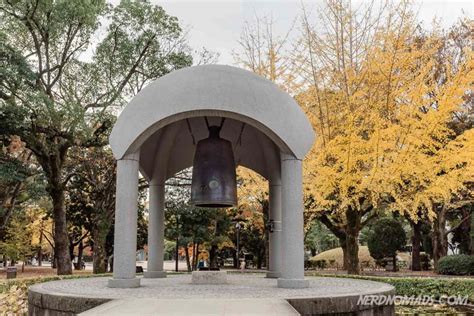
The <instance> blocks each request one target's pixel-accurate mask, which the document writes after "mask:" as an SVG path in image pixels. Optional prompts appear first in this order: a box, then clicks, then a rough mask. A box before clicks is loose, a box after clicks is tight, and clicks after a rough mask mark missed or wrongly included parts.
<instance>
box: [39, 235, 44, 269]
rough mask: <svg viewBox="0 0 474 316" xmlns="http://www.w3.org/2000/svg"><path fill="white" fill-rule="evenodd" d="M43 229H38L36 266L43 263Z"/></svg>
mask: <svg viewBox="0 0 474 316" xmlns="http://www.w3.org/2000/svg"><path fill="white" fill-rule="evenodd" d="M42 245H43V230H41V231H40V238H39V248H38V267H41V266H42V265H43V248H42Z"/></svg>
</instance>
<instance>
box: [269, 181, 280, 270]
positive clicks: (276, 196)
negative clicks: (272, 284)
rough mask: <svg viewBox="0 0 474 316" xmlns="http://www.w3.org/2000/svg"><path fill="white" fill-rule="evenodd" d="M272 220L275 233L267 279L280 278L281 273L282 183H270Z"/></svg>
mask: <svg viewBox="0 0 474 316" xmlns="http://www.w3.org/2000/svg"><path fill="white" fill-rule="evenodd" d="M268 191H269V201H270V208H269V210H270V220H271V221H273V232H270V233H269V234H270V241H269V257H270V258H269V260H270V262H269V265H268V272H267V278H278V277H280V272H281V260H282V255H281V247H282V245H281V235H282V230H281V182H280V181H269V190H268Z"/></svg>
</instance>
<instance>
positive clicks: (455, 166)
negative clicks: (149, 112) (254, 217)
mask: <svg viewBox="0 0 474 316" xmlns="http://www.w3.org/2000/svg"><path fill="white" fill-rule="evenodd" d="M383 10H386V12H379V13H378V14H376V18H375V19H373V20H370V14H368V15H364V18H363V19H362V20H358V17H357V15H356V13H355V12H354V11H353V10H352V9H351V7H350V5H349V4H348V3H346V2H342V1H330V2H328V3H327V12H326V13H324V14H323V15H322V18H323V19H324V20H325V21H326V22H327V25H329V27H328V29H326V31H327V32H326V33H325V32H323V34H320V33H318V32H317V31H316V29H314V28H311V26H310V25H309V22H308V18H307V16H305V17H306V18H305V19H304V25H305V27H306V34H304V36H305V39H306V44H307V45H306V46H307V52H308V53H307V55H308V56H305V57H306V58H302V57H301V56H300V57H299V58H300V60H301V61H302V69H303V70H306V74H307V73H310V74H311V76H310V77H309V78H310V80H308V81H309V84H308V88H307V90H306V91H304V92H302V93H301V94H299V95H298V96H297V99H298V101H299V103H300V104H301V106H302V107H303V108H304V109H305V110H306V111H307V113H308V114H309V116H310V118H311V119H312V121H313V124H314V127H315V129H316V131H317V133H318V136H319V138H318V140H317V142H316V143H315V145H314V147H313V149H312V151H311V153H310V155H309V157H308V158H307V160H306V164H305V185H306V187H307V193H308V195H310V196H311V198H312V199H313V203H311V211H312V212H313V213H314V215H315V216H316V217H318V218H320V219H321V221H322V222H323V223H324V224H326V225H327V226H328V228H330V229H331V230H332V231H333V232H334V233H335V234H336V236H338V237H340V240H341V242H342V244H341V246H342V248H343V250H344V252H345V259H346V260H345V263H346V266H347V269H348V271H349V273H355V274H357V273H359V262H358V236H359V232H360V230H361V229H362V228H363V226H364V225H366V224H367V223H368V222H369V221H370V220H371V219H372V218H374V217H375V216H377V213H379V212H383V211H395V212H398V213H401V214H404V215H406V216H408V217H409V218H411V219H412V220H414V221H417V220H418V218H419V216H420V211H421V212H422V213H423V215H424V216H425V217H426V218H428V219H430V220H431V221H434V222H436V220H439V218H438V216H439V214H438V213H437V212H436V211H435V209H436V208H437V207H440V205H443V206H444V207H445V206H446V205H447V204H448V203H450V201H451V200H452V199H453V198H454V197H455V196H456V194H457V193H459V192H460V191H462V190H463V189H464V188H465V187H464V185H465V183H466V182H467V181H469V180H472V179H473V174H472V164H473V161H472V160H473V157H474V156H473V155H472V154H469V153H472V133H471V131H467V132H465V133H464V134H462V135H460V136H459V137H457V138H454V137H453V132H452V130H451V129H450V127H449V123H450V122H451V120H452V115H453V113H454V112H455V111H457V110H458V108H460V107H461V106H462V104H463V103H464V102H465V101H464V98H465V95H466V93H467V92H468V90H469V89H470V87H471V85H472V81H473V69H472V66H473V65H472V53H470V52H469V53H467V54H471V55H468V56H471V58H469V57H468V58H465V59H464V60H460V61H458V62H459V64H458V66H457V67H456V69H449V70H447V71H444V76H443V78H439V74H438V72H437V71H438V70H439V68H440V67H449V66H450V65H451V63H450V61H449V60H439V58H438V57H439V54H438V53H439V51H440V49H441V47H442V45H443V38H442V36H441V35H440V34H437V33H436V32H433V33H432V34H428V35H425V34H420V30H419V28H417V27H415V24H414V23H413V18H412V16H411V14H410V11H409V6H408V4H407V3H401V4H398V5H397V6H391V7H387V8H383ZM369 13H372V12H369ZM367 17H369V18H367ZM381 17H383V21H386V24H385V25H381V24H380V21H381ZM365 19H369V20H365ZM387 21H388V22H387ZM370 25H377V28H376V31H374V32H371V31H370V30H369V29H364V28H363V27H364V26H365V27H370ZM358 28H359V32H360V33H359V34H357V29H358ZM362 32H365V34H361V33H362ZM364 36H365V37H364ZM322 43H324V44H322ZM354 43H355V44H357V43H359V47H353V46H354ZM303 75H305V73H303ZM444 224H445V222H444Z"/></svg>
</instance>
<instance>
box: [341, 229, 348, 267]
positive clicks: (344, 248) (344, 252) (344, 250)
mask: <svg viewBox="0 0 474 316" xmlns="http://www.w3.org/2000/svg"><path fill="white" fill-rule="evenodd" d="M346 243H347V238H346V237H345V236H344V237H342V236H341V237H339V245H340V246H341V249H342V270H347V267H348V266H349V256H348V254H347V245H346Z"/></svg>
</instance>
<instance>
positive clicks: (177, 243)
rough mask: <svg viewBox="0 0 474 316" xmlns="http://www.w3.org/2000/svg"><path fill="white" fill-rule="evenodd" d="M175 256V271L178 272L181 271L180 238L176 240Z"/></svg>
mask: <svg viewBox="0 0 474 316" xmlns="http://www.w3.org/2000/svg"><path fill="white" fill-rule="evenodd" d="M174 256H175V260H176V261H175V265H174V270H175V271H176V272H178V271H179V263H178V258H179V238H176V249H175V253H174Z"/></svg>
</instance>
